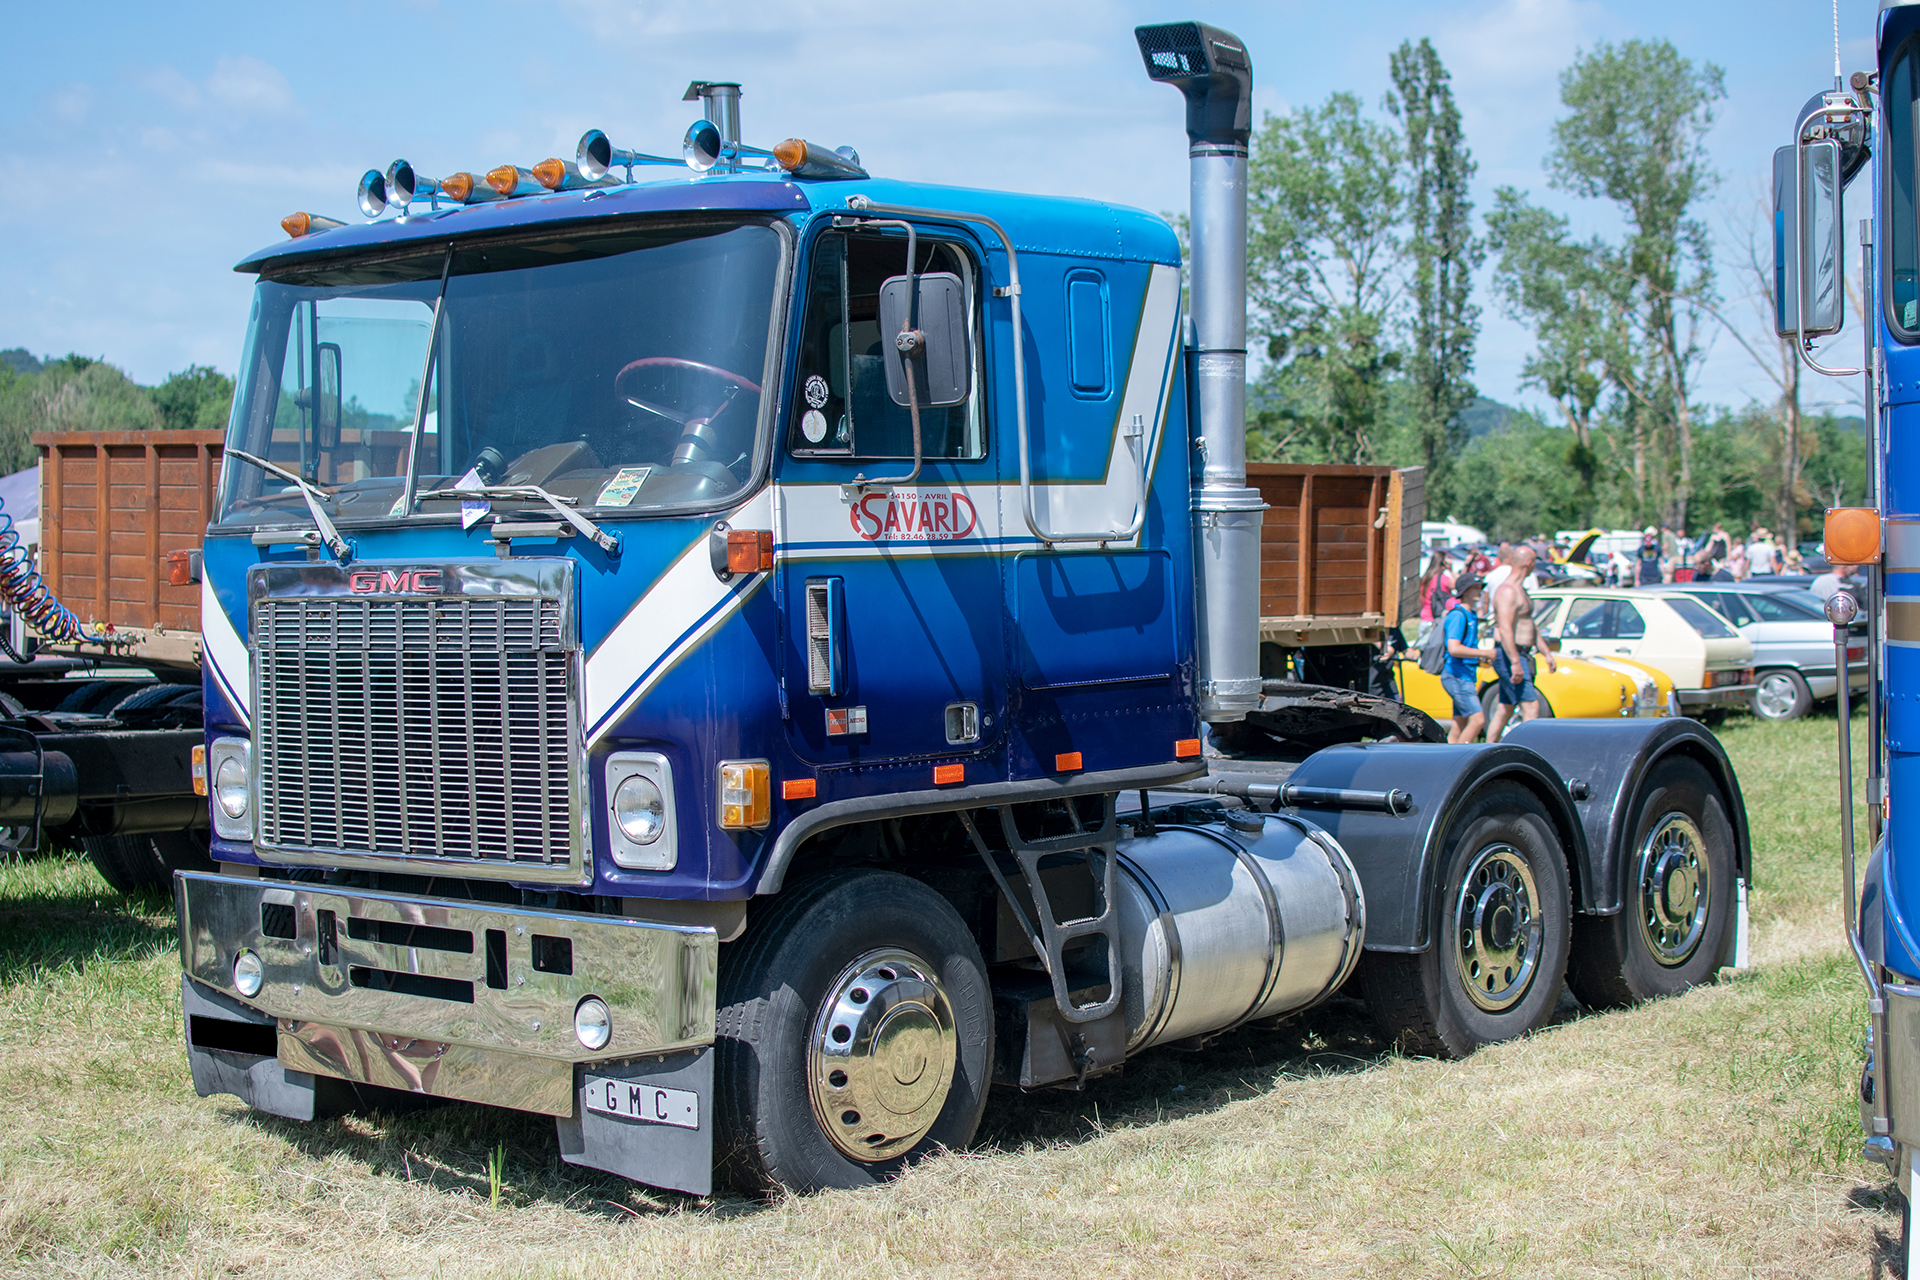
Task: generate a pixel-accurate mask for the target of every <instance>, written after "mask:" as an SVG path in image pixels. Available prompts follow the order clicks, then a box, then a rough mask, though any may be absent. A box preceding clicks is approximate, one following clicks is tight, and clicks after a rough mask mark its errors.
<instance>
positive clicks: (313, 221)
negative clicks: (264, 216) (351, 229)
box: [280, 213, 347, 240]
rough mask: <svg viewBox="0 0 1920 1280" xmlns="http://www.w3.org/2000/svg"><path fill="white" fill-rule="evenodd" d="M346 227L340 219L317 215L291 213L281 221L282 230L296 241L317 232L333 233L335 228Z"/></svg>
mask: <svg viewBox="0 0 1920 1280" xmlns="http://www.w3.org/2000/svg"><path fill="white" fill-rule="evenodd" d="M346 225H347V224H346V223H344V222H342V221H340V219H338V218H325V217H322V216H321V215H319V214H317V213H290V214H288V215H287V216H286V217H284V218H282V219H280V229H281V230H282V231H284V232H286V233H287V234H288V235H290V236H292V237H293V238H294V239H295V240H298V239H299V238H300V237H301V236H310V235H312V234H313V233H314V232H316V231H331V230H333V229H334V228H335V227H344V226H346Z"/></svg>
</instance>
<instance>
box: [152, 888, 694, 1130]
mask: <svg viewBox="0 0 1920 1280" xmlns="http://www.w3.org/2000/svg"><path fill="white" fill-rule="evenodd" d="M175 894H176V897H177V899H178V906H179V915H180V957H181V964H182V967H183V968H184V970H185V973H186V976H187V978H189V979H190V980H191V981H192V982H194V983H197V984H199V985H200V986H202V987H205V988H208V989H211V990H212V991H213V992H215V993H217V995H219V996H223V997H225V998H226V999H227V1000H229V1001H234V1002H237V1003H238V1004H239V1005H241V1006H244V1007H245V1008H246V1009H249V1010H252V1011H254V1012H256V1013H258V1014H260V1015H263V1016H264V1017H266V1018H271V1019H273V1020H274V1024H275V1030H276V1044H277V1056H278V1058H279V1060H280V1062H281V1064H282V1066H284V1067H285V1068H287V1069H289V1070H291V1071H297V1072H306V1073H310V1074H314V1075H322V1076H332V1077H336V1078H339V1079H343V1080H351V1081H354V1082H357V1083H361V1084H371V1085H379V1086H383V1087H387V1088H396V1089H406V1090H409V1091H411V1092H415V1093H427V1094H434V1095H436V1096H443V1097H453V1098H464V1099H467V1100H469V1101H473V1102H485V1103H491V1104H493V1105H497V1106H507V1107H515V1108H519V1109H521V1110H527V1111H538V1112H544V1113H546V1114H549V1115H559V1116H566V1115H572V1114H573V1109H574V1085H573V1080H574V1065H575V1064H576V1063H585V1062H605V1061H617V1060H621V1059H630V1058H636V1057H642V1056H646V1055H654V1054H662V1053H668V1052H671V1051H674V1050H679V1049H686V1048H692V1047H696V1046H700V1045H706V1044H710V1043H712V1041H713V1028H714V1008H715V1005H714V1001H715V992H716V989H715V981H716V973H717V965H718V960H719V940H718V937H717V936H716V934H715V933H714V931H713V930H712V929H705V928H691V927H684V926H676V925H662V924H644V923H641V922H639V921H634V920H625V919H620V918H617V917H599V916H582V915H570V914H567V913H564V912H557V911H540V910H532V909H527V908H518V907H506V906H496V905H493V904H487V903H473V902H444V901H437V900H432V899H426V898H414V897H408V896H406V895H403V894H392V893H375V892H371V891H366V890H345V889H338V888H334V887H332V886H327V885H316V884H302V883H289V882H286V881H277V880H255V879H242V878H238V877H227V876H218V875H203V874H197V873H191V872H183V873H181V874H179V875H178V876H177V877H176V879H175ZM243 951H247V952H252V953H253V954H254V955H256V956H258V957H259V958H260V961H261V964H262V968H263V971H264V977H263V981H262V983H261V986H260V989H259V990H258V991H257V992H256V993H255V994H253V995H251V996H248V995H243V994H242V993H241V991H240V990H239V989H238V987H237V986H236V985H235V982H234V961H235V958H236V957H237V956H238V955H239V954H240V953H241V952H243ZM588 996H598V997H599V998H600V999H601V1000H604V1001H605V1002H606V1004H607V1006H608V1008H609V1009H610V1010H611V1011H612V1015H613V1033H612V1038H611V1040H610V1041H609V1042H608V1044H607V1045H606V1047H604V1048H602V1049H598V1050H588V1049H587V1048H585V1047H584V1046H582V1044H581V1043H580V1041H579V1040H578V1038H576V1036H575V1034H574V1025H573V1015H574V1009H575V1007H576V1006H577V1005H578V1004H579V1003H580V1001H581V1000H583V999H585V998H586V997H588ZM189 1042H190V1046H191V1044H192V1040H191V1027H190V1031H189Z"/></svg>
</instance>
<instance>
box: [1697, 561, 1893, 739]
mask: <svg viewBox="0 0 1920 1280" xmlns="http://www.w3.org/2000/svg"><path fill="white" fill-rule="evenodd" d="M1669 590H1675V591H1684V592H1687V593H1688V594H1689V595H1695V596H1698V597H1699V598H1700V599H1701V601H1702V602H1703V603H1705V604H1707V605H1710V606H1711V607H1712V608H1714V609H1715V610H1716V611H1718V612H1719V613H1720V614H1721V615H1722V616H1724V617H1725V618H1726V619H1727V620H1728V621H1730V622H1732V623H1733V625H1734V626H1736V627H1738V628H1739V629H1740V634H1741V635H1743V636H1745V637H1746V638H1747V639H1749V640H1751V641H1753V666H1754V689H1753V714H1755V715H1757V716H1759V717H1760V718H1761V719H1763V720H1798V719H1799V718H1800V717H1801V716H1804V715H1805V714H1807V712H1808V711H1809V710H1810V709H1811V708H1812V707H1813V704H1814V703H1816V702H1825V701H1826V700H1827V699H1829V698H1831V697H1833V696H1834V694H1836V693H1837V692H1839V685H1840V681H1839V678H1838V676H1837V675H1836V674H1835V667H1834V661H1833V627H1832V625H1831V624H1829V623H1828V622H1827V620H1826V617H1825V616H1824V615H1823V614H1822V613H1821V612H1820V597H1818V596H1816V595H1814V594H1813V593H1812V592H1811V591H1804V590H1801V589H1800V588H1798V587H1791V586H1781V585H1776V584H1762V583H1753V582H1700V583H1683V584H1681V585H1679V586H1676V587H1672V588H1669ZM1847 687H1848V688H1849V689H1851V690H1853V691H1854V692H1856V693H1857V692H1862V691H1864V690H1865V689H1866V687H1867V639H1866V635H1865V633H1864V632H1857V633H1856V634H1854V635H1851V636H1849V637H1848V641H1847Z"/></svg>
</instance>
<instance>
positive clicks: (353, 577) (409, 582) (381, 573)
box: [347, 569, 440, 596]
mask: <svg viewBox="0 0 1920 1280" xmlns="http://www.w3.org/2000/svg"><path fill="white" fill-rule="evenodd" d="M347 590H349V591H351V592H353V594H354V595H357V596H395V595H418V596H431V595H438V594H439V592H440V571H439V570H438V569H356V570H355V571H354V572H352V573H350V574H348V575H347Z"/></svg>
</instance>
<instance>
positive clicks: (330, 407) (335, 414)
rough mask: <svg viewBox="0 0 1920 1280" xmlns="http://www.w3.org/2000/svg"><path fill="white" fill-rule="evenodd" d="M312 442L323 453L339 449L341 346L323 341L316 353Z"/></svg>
mask: <svg viewBox="0 0 1920 1280" xmlns="http://www.w3.org/2000/svg"><path fill="white" fill-rule="evenodd" d="M313 386H314V392H315V395H314V402H313V442H314V447H315V448H316V449H317V450H319V451H320V452H322V453H328V452H331V451H333V450H335V449H338V448H339V447H340V344H339V343H337V342H323V343H321V344H320V345H319V347H318V348H316V349H315V352H314V379H313Z"/></svg>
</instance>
